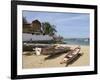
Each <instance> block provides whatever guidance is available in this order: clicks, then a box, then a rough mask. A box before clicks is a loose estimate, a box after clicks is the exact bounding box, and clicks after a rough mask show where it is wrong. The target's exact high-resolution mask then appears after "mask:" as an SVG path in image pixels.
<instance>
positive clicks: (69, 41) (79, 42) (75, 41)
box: [63, 38, 90, 45]
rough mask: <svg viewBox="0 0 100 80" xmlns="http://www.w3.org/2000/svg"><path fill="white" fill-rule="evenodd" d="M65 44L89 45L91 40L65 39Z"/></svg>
mask: <svg viewBox="0 0 100 80" xmlns="http://www.w3.org/2000/svg"><path fill="white" fill-rule="evenodd" d="M63 42H64V43H65V44H69V45H89V44H90V39H89V38H70V39H69V38H68V39H67V38H65V39H64V40H63Z"/></svg>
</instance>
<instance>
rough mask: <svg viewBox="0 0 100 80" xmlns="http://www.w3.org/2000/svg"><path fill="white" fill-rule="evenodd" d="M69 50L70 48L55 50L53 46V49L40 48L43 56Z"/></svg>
mask: <svg viewBox="0 0 100 80" xmlns="http://www.w3.org/2000/svg"><path fill="white" fill-rule="evenodd" d="M69 50H70V47H58V48H56V47H55V46H53V47H47V48H42V52H41V54H43V55H56V54H61V53H66V52H67V51H69Z"/></svg>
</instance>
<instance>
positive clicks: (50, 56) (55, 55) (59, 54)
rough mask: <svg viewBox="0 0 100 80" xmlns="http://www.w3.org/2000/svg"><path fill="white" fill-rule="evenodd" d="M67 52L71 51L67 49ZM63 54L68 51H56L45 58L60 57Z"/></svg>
mask: <svg viewBox="0 0 100 80" xmlns="http://www.w3.org/2000/svg"><path fill="white" fill-rule="evenodd" d="M67 52H69V51H67ZM63 54H66V52H62V53H61V52H59V53H56V54H52V55H49V56H47V57H45V58H44V60H49V59H54V58H57V57H59V56H61V55H63Z"/></svg>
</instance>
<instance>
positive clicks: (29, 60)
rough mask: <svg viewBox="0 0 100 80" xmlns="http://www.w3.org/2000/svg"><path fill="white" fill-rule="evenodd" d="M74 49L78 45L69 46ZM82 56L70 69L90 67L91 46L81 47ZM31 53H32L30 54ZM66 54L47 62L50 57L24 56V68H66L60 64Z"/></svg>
mask: <svg viewBox="0 0 100 80" xmlns="http://www.w3.org/2000/svg"><path fill="white" fill-rule="evenodd" d="M68 46H71V47H72V48H74V47H75V46H76V45H68ZM80 47H81V51H80V52H81V53H83V55H82V56H80V57H79V58H78V59H77V60H76V61H74V62H73V63H72V64H69V65H68V67H70V66H71V67H73V66H88V65H89V63H90V61H89V59H90V51H89V49H90V47H89V46H83V45H82V46H80ZM29 53H30V52H29ZM65 55H66V53H64V54H61V55H58V56H55V57H52V58H50V59H47V60H45V58H46V57H47V56H48V55H40V56H37V55H35V54H30V55H22V67H23V69H31V68H48V67H66V64H60V62H61V60H62V59H63V58H64V56H65Z"/></svg>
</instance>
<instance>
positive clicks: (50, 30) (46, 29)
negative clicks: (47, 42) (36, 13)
mask: <svg viewBox="0 0 100 80" xmlns="http://www.w3.org/2000/svg"><path fill="white" fill-rule="evenodd" d="M55 27H56V26H55V25H51V24H50V23H49V22H44V23H42V28H43V33H44V34H48V35H50V36H53V35H54V34H55V32H57V30H56V29H55Z"/></svg>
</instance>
